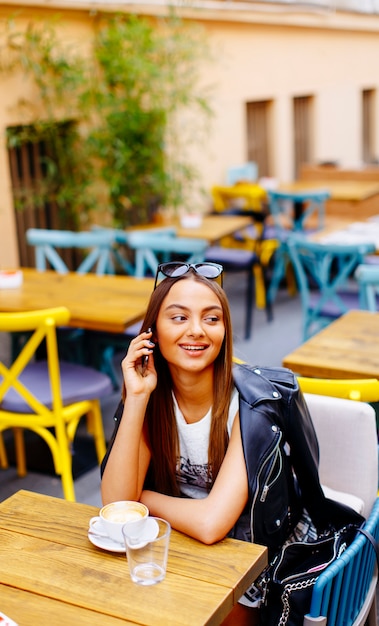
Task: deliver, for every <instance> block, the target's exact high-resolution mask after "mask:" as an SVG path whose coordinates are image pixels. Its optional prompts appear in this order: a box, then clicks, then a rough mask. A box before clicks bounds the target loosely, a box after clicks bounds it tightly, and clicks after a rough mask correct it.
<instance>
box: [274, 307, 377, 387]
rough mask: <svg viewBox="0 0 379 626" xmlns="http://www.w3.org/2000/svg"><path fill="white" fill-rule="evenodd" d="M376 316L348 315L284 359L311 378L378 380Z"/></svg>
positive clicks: (288, 365)
mask: <svg viewBox="0 0 379 626" xmlns="http://www.w3.org/2000/svg"><path fill="white" fill-rule="evenodd" d="M378 346H379V313H372V312H370V311H349V312H348V313H345V314H344V315H342V316H341V317H340V318H338V319H337V320H335V321H334V322H332V323H331V324H329V326H327V327H326V328H324V329H323V330H321V331H320V332H318V333H317V334H316V335H314V336H313V337H311V338H310V339H308V341H306V342H305V343H303V344H302V345H301V346H299V347H298V348H296V349H295V350H293V352H291V353H290V354H287V356H285V357H284V359H283V366H284V367H289V368H290V369H291V370H293V371H294V372H295V373H296V374H299V375H301V376H310V377H313V378H344V379H345V378H379V349H378Z"/></svg>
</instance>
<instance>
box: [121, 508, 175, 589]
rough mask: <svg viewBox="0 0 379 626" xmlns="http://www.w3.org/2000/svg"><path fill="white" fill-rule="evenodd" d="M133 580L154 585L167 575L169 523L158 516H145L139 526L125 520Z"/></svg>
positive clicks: (125, 537)
mask: <svg viewBox="0 0 379 626" xmlns="http://www.w3.org/2000/svg"><path fill="white" fill-rule="evenodd" d="M122 532H123V535H124V540H125V548H126V558H127V560H128V566H129V573H130V577H131V579H132V581H133V582H134V583H137V584H138V585H155V584H156V583H159V582H160V581H161V580H163V579H164V578H165V576H166V569H167V558H168V547H169V543H170V534H171V526H170V524H169V523H168V522H166V521H165V520H163V519H161V518H159V517H148V518H146V519H144V520H143V523H142V526H140V527H139V528H138V526H136V523H135V522H127V523H126V524H125V525H124V526H123V529H122Z"/></svg>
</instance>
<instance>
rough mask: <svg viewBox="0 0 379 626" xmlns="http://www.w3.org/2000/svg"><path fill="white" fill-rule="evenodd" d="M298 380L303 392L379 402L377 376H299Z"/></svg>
mask: <svg viewBox="0 0 379 626" xmlns="http://www.w3.org/2000/svg"><path fill="white" fill-rule="evenodd" d="M297 380H298V383H299V385H300V389H301V390H302V392H303V393H315V394H318V395H322V396H332V397H334V398H345V399H346V400H358V401H360V402H379V380H378V379H377V378H357V379H354V380H353V379H333V378H328V379H327V378H307V377H306V376H298V377H297Z"/></svg>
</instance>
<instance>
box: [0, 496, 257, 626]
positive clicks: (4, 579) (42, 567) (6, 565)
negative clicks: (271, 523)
mask: <svg viewBox="0 0 379 626" xmlns="http://www.w3.org/2000/svg"><path fill="white" fill-rule="evenodd" d="M96 513H97V509H95V508H94V507H91V506H88V505H84V504H78V503H73V502H67V501H65V500H61V499H57V498H52V497H50V496H44V495H40V494H36V493H31V492H27V491H19V492H18V493H16V494H15V495H13V496H11V497H10V498H8V499H7V500H4V501H3V502H2V503H1V504H0V581H1V583H0V598H1V600H0V609H1V611H3V612H4V613H5V614H7V615H9V617H11V618H12V619H14V620H15V621H16V622H17V623H18V624H19V626H32V625H34V624H54V626H68V625H69V624H70V625H71V624H80V626H86V625H88V626H100V625H102V626H103V625H104V624H106V625H107V626H108V625H109V626H113V625H115V626H116V625H117V624H120V626H121V624H144V625H150V626H203V625H204V624H207V625H208V626H212V625H213V626H215V625H216V624H220V623H221V622H222V621H223V619H224V618H225V617H226V615H227V614H228V613H229V612H230V610H231V609H232V607H233V605H234V604H235V603H236V602H237V601H238V598H239V597H240V596H241V594H242V593H243V592H244V591H245V590H246V588H247V587H248V586H249V585H250V584H251V583H252V582H253V581H254V580H255V579H256V577H257V576H258V575H259V574H260V572H261V571H262V570H263V568H264V567H265V565H266V563H267V551H266V548H263V547H261V546H258V545H255V544H249V543H246V542H241V541H236V540H234V539H224V540H223V541H220V542H219V543H217V544H215V545H212V546H206V545H204V544H201V543H199V542H198V541H195V540H194V539H191V538H190V537H188V536H186V535H183V534H181V533H179V532H176V531H173V532H172V537H171V540H170V548H169V559H168V571H167V576H166V578H165V580H164V581H162V582H161V583H159V584H157V585H155V586H154V587H141V586H138V585H135V584H134V583H132V581H131V580H130V577H129V572H128V568H127V563H126V559H125V554H117V553H111V552H105V551H103V550H101V549H99V548H96V547H94V546H93V545H92V544H91V543H90V541H89V540H88V537H87V530H88V522H89V519H90V517H91V516H93V515H95V514H96Z"/></svg>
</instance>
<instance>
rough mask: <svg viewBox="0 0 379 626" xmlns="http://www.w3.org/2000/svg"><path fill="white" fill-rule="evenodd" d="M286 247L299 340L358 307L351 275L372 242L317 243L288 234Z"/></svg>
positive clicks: (371, 250) (373, 246) (371, 249)
mask: <svg viewBox="0 0 379 626" xmlns="http://www.w3.org/2000/svg"><path fill="white" fill-rule="evenodd" d="M286 250H287V252H288V254H289V257H290V259H291V262H292V265H293V267H294V270H295V275H296V279H297V285H298V289H299V293H300V299H301V307H302V316H303V321H302V325H303V341H306V340H307V339H308V338H309V337H310V336H311V335H312V334H314V333H315V332H318V331H319V330H320V329H321V328H323V327H325V326H327V325H328V324H329V323H330V322H331V321H332V320H334V319H337V318H338V317H339V316H340V315H342V314H343V313H346V312H347V311H348V310H349V309H351V308H355V309H358V308H359V294H358V288H357V286H356V284H355V286H356V288H354V284H352V282H353V283H354V281H351V277H352V275H353V272H354V271H355V269H356V268H357V266H358V265H359V264H360V263H361V262H362V259H363V258H364V257H365V256H366V255H367V254H370V253H371V252H374V250H375V245H374V244H370V243H356V244H334V243H318V242H315V241H311V240H310V239H308V238H306V237H304V236H300V235H298V236H296V235H292V236H291V237H289V238H288V240H287V242H286ZM349 281H350V282H349Z"/></svg>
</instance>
